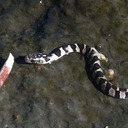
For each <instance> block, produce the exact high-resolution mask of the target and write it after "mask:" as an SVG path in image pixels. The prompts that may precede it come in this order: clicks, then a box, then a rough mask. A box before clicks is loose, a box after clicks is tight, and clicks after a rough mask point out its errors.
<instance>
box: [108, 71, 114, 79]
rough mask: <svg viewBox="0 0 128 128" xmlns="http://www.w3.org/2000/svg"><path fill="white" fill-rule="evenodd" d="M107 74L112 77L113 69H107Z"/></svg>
mask: <svg viewBox="0 0 128 128" xmlns="http://www.w3.org/2000/svg"><path fill="white" fill-rule="evenodd" d="M108 76H109V77H111V78H113V77H114V70H113V69H108Z"/></svg>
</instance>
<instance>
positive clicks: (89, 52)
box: [25, 43, 128, 99]
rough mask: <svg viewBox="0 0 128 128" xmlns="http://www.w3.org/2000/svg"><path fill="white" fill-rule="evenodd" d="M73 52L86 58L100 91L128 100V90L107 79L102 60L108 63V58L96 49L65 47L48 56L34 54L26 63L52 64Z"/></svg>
mask: <svg viewBox="0 0 128 128" xmlns="http://www.w3.org/2000/svg"><path fill="white" fill-rule="evenodd" d="M72 52H77V53H80V54H82V55H83V56H84V57H85V60H86V64H87V65H88V67H87V68H88V71H89V74H90V76H91V79H92V81H93V82H92V83H93V84H94V85H95V87H96V88H97V89H98V90H99V91H101V92H102V93H103V94H105V95H108V96H111V97H114V98H119V99H126V98H128V89H125V88H120V87H117V86H115V85H113V84H112V83H111V82H109V81H108V80H107V79H106V77H105V75H104V73H103V70H102V69H101V64H100V60H106V61H107V58H106V57H105V56H104V55H103V54H101V53H99V52H98V51H97V50H96V49H95V48H94V47H90V46H88V45H85V44H83V43H74V44H67V45H63V46H60V47H57V48H55V49H53V50H52V51H51V52H50V53H48V54H43V53H32V54H29V55H27V56H26V57H25V61H26V62H27V63H36V64H51V62H53V61H56V60H58V59H60V58H61V57H62V56H64V55H68V54H69V53H72Z"/></svg>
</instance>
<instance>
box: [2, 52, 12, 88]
mask: <svg viewBox="0 0 128 128" xmlns="http://www.w3.org/2000/svg"><path fill="white" fill-rule="evenodd" d="M13 64H14V57H13V55H12V54H11V53H10V54H9V56H8V59H7V60H6V62H5V63H4V65H3V67H2V68H1V70H0V88H1V87H2V85H3V83H4V82H5V80H6V79H7V77H8V75H9V73H10V72H11V69H12V66H13Z"/></svg>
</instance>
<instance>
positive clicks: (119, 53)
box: [0, 0, 128, 128]
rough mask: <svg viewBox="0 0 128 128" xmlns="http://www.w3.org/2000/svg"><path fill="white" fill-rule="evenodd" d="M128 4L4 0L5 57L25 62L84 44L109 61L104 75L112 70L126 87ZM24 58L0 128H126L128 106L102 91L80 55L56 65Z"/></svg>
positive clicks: (1, 37)
mask: <svg viewBox="0 0 128 128" xmlns="http://www.w3.org/2000/svg"><path fill="white" fill-rule="evenodd" d="M127 6H128V2H127V0H124V1H120V0H112V1H108V0H104V1H100V0H97V1H94V0H91V1H90V0H60V1H56V0H55V1H54V0H47V1H46V0H42V4H41V3H40V0H31V1H29V0H26V1H23V0H19V1H18V0H17V1H14V0H8V1H3V0H1V1H0V57H2V58H3V59H6V58H7V56H8V54H9V53H10V52H11V53H12V54H13V55H14V57H15V58H19V57H21V58H22V56H25V55H27V54H29V53H32V52H49V51H50V50H52V49H53V48H56V47H58V46H61V45H64V44H68V43H73V42H84V43H85V44H88V45H90V46H96V47H97V48H98V50H99V51H101V52H102V53H103V54H104V55H106V56H107V57H108V59H109V61H108V62H107V63H105V62H102V67H103V69H104V71H105V73H106V76H107V70H108V69H109V68H112V69H113V70H114V71H115V77H114V80H113V83H114V84H115V85H117V86H120V87H126V88H128V80H127V76H128V71H127V69H128V43H127V41H128V37H127V34H128V29H127V26H128V17H127V14H128V7H127ZM22 59H23V58H22ZM22 59H18V60H17V59H16V62H15V64H14V67H13V70H12V72H11V74H10V75H9V77H8V79H7V81H6V82H5V84H4V85H3V87H2V89H1V92H0V127H1V128H7V127H8V128H105V127H107V126H108V128H121V127H122V128H127V127H128V120H127V116H128V109H127V103H128V101H127V100H118V99H114V98H111V97H107V96H105V95H103V94H102V93H101V92H99V91H97V90H96V89H95V87H94V86H93V85H92V83H91V82H90V81H89V79H88V77H87V74H86V71H85V62H84V58H83V57H82V56H80V55H79V54H76V53H73V54H70V55H68V56H65V57H63V58H62V59H60V60H58V61H56V62H54V63H52V64H51V65H33V64H31V65H28V64H24V63H22ZM107 77H108V76H107ZM16 115H20V117H19V118H16Z"/></svg>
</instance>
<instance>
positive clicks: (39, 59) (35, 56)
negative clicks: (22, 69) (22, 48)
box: [25, 53, 47, 64]
mask: <svg viewBox="0 0 128 128" xmlns="http://www.w3.org/2000/svg"><path fill="white" fill-rule="evenodd" d="M25 61H26V62H27V63H35V64H45V63H46V61H47V58H46V55H45V54H42V53H32V54H28V55H27V56H26V57H25Z"/></svg>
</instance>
